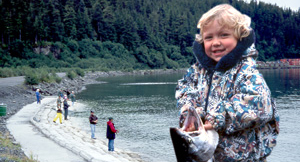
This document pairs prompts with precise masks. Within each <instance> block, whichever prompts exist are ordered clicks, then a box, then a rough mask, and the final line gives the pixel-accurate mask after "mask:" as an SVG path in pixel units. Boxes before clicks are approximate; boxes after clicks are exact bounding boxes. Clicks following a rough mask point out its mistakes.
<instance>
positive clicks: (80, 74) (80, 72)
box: [75, 68, 84, 77]
mask: <svg viewBox="0 0 300 162" xmlns="http://www.w3.org/2000/svg"><path fill="white" fill-rule="evenodd" d="M75 72H76V74H77V75H79V76H81V77H84V70H82V69H79V68H76V69H75Z"/></svg>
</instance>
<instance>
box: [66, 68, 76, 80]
mask: <svg viewBox="0 0 300 162" xmlns="http://www.w3.org/2000/svg"><path fill="white" fill-rule="evenodd" d="M76 76H77V74H76V73H75V72H74V71H71V70H70V71H68V73H67V77H68V78H70V79H72V80H73V79H74V78H75V77H76Z"/></svg>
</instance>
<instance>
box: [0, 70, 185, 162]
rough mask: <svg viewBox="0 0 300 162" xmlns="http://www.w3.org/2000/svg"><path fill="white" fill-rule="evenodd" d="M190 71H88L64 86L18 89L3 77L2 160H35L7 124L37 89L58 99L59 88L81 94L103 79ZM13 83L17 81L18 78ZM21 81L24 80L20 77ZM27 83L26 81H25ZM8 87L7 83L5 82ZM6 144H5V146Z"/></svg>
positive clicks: (23, 86) (21, 86)
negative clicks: (100, 78)
mask: <svg viewBox="0 0 300 162" xmlns="http://www.w3.org/2000/svg"><path fill="white" fill-rule="evenodd" d="M185 70H186V69H185V68H184V69H177V70H173V69H158V70H139V71H132V72H122V71H109V72H86V73H85V75H84V76H80V75H78V76H77V77H75V78H73V79H70V78H68V77H67V74H66V75H65V76H62V77H61V82H60V83H56V82H55V83H48V82H42V83H39V84H37V85H26V84H24V83H23V84H18V85H14V86H9V85H3V82H2V83H1V78H0V99H1V100H0V103H5V104H6V105H7V114H6V116H2V117H0V132H1V133H0V141H1V144H0V161H19V162H34V161H36V160H34V159H33V158H32V157H26V155H25V154H24V152H23V150H22V148H21V146H20V145H19V144H18V143H17V142H16V140H15V139H14V137H13V136H12V135H11V134H10V132H9V130H8V129H7V127H6V121H7V120H8V119H9V118H10V117H11V116H13V115H14V114H16V113H17V112H18V111H19V110H20V109H22V108H23V107H24V106H25V105H28V104H31V103H33V102H34V101H35V100H36V98H35V90H36V89H37V88H39V89H40V90H41V91H40V92H41V94H42V97H43V96H56V95H57V92H58V90H59V89H63V90H70V91H74V92H75V93H79V92H80V91H82V90H84V87H85V85H87V84H95V83H101V82H98V81H96V79H97V78H99V77H108V76H121V75H151V74H167V73H179V72H184V71H185ZM5 79H11V82H15V80H14V79H15V78H14V77H13V78H5ZM17 79H20V78H17ZM24 80H25V78H24ZM20 83H22V82H20ZM4 84H5V83H4ZM2 141H4V142H3V143H2Z"/></svg>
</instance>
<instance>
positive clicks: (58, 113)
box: [53, 107, 62, 124]
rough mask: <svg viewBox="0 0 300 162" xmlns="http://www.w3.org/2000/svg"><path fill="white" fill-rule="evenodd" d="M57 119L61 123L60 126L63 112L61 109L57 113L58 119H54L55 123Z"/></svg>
mask: <svg viewBox="0 0 300 162" xmlns="http://www.w3.org/2000/svg"><path fill="white" fill-rule="evenodd" d="M57 118H59V122H60V124H62V110H61V108H60V107H59V108H58V110H57V111H56V117H55V118H54V119H53V122H54V123H56V120H57Z"/></svg>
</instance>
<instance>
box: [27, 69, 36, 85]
mask: <svg viewBox="0 0 300 162" xmlns="http://www.w3.org/2000/svg"><path fill="white" fill-rule="evenodd" d="M25 83H26V84H29V85H37V84H39V78H38V75H37V74H36V73H35V72H28V73H26V75H25Z"/></svg>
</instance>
